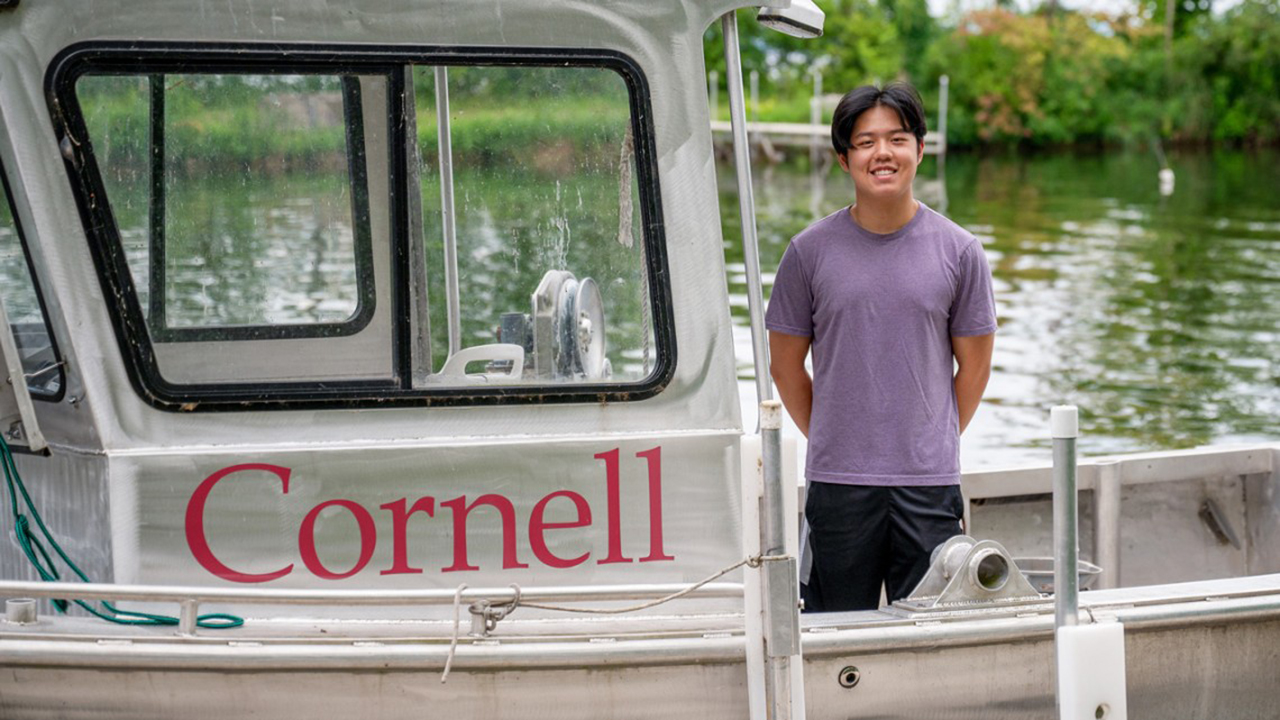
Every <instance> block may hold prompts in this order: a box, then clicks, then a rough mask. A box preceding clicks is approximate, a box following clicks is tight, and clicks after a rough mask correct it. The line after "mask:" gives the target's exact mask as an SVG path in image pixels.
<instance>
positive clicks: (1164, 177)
mask: <svg viewBox="0 0 1280 720" xmlns="http://www.w3.org/2000/svg"><path fill="white" fill-rule="evenodd" d="M1159 178H1160V194H1161V195H1163V196H1164V197H1168V196H1170V195H1172V194H1173V170H1172V169H1170V168H1160V174H1159Z"/></svg>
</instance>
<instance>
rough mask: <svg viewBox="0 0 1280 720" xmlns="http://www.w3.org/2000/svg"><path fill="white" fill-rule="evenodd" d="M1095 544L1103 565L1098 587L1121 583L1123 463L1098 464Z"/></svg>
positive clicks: (1106, 587)
mask: <svg viewBox="0 0 1280 720" xmlns="http://www.w3.org/2000/svg"><path fill="white" fill-rule="evenodd" d="M1093 495H1094V498H1093V499H1094V503H1093V507H1094V519H1093V547H1094V555H1095V560H1096V561H1097V563H1098V565H1099V566H1100V567H1101V568H1102V575H1101V576H1100V577H1099V578H1098V588H1099V589H1100V590H1105V589H1108V588H1117V587H1120V463H1119V462H1117V461H1115V460H1112V461H1109V462H1104V463H1099V464H1098V485H1097V487H1096V488H1094V491H1093Z"/></svg>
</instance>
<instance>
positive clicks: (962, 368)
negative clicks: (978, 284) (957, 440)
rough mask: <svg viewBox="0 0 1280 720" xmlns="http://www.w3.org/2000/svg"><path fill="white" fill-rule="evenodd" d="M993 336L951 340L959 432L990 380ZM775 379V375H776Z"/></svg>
mask: <svg viewBox="0 0 1280 720" xmlns="http://www.w3.org/2000/svg"><path fill="white" fill-rule="evenodd" d="M995 344H996V336H995V333H992V334H990V335H975V336H973V337H952V338H951V352H952V353H954V354H955V356H956V364H957V365H958V366H959V367H958V368H957V370H956V377H955V384H956V409H957V410H959V411H960V432H964V429H965V428H966V427H968V425H969V421H970V420H972V419H973V414H974V413H975V412H977V411H978V403H979V402H980V401H981V400H982V393H983V391H984V390H986V389H987V380H989V379H990V378H991V354H992V351H993V350H994V349H995ZM775 377H776V376H775Z"/></svg>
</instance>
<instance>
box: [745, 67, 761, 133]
mask: <svg viewBox="0 0 1280 720" xmlns="http://www.w3.org/2000/svg"><path fill="white" fill-rule="evenodd" d="M748 77H749V78H750V81H751V119H752V120H753V121H755V122H759V121H760V71H758V70H752V71H751V75H749V76H748Z"/></svg>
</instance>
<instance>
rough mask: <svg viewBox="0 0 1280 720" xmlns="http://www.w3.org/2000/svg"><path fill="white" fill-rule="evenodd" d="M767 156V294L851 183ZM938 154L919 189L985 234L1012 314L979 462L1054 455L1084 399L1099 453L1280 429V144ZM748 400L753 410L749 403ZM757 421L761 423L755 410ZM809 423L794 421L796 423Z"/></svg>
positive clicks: (739, 312) (749, 374)
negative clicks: (1166, 181)
mask: <svg viewBox="0 0 1280 720" xmlns="http://www.w3.org/2000/svg"><path fill="white" fill-rule="evenodd" d="M798 160H799V162H798V164H797V165H795V166H792V165H790V164H787V165H782V166H776V167H772V168H769V167H757V168H756V176H755V195H756V199H757V203H758V206H759V208H758V209H759V213H758V215H759V217H758V227H759V233H760V239H761V256H762V257H761V264H762V268H763V271H764V277H765V293H766V296H767V294H768V292H769V289H770V284H771V282H772V278H773V275H772V271H773V270H775V269H776V268H777V264H778V260H779V259H780V258H781V257H782V252H783V250H784V249H785V248H786V244H787V242H788V240H789V239H790V237H791V236H792V235H794V234H795V233H796V232H798V231H799V230H801V229H803V228H804V227H805V226H806V225H807V224H808V223H810V222H811V221H812V220H814V219H815V218H818V217H821V216H824V215H826V214H828V213H830V212H833V211H835V210H837V209H839V208H841V207H843V206H845V205H847V204H848V203H849V202H850V201H851V200H852V182H851V181H850V180H849V179H848V178H847V177H846V176H843V175H841V174H840V173H839V168H838V167H837V168H834V169H832V170H830V171H829V172H826V173H822V174H820V175H816V176H815V175H814V174H812V173H810V172H809V168H808V164H807V162H804V159H803V158H798ZM1169 162H1170V165H1171V167H1172V168H1173V170H1174V171H1175V174H1176V183H1175V187H1174V191H1173V193H1172V194H1171V195H1169V196H1163V195H1162V194H1161V193H1160V191H1159V183H1158V181H1157V172H1158V170H1159V165H1158V163H1157V161H1156V159H1155V157H1154V156H1153V155H1152V154H1149V153H1137V152H1133V153H1123V152H1098V153H1089V154H1075V153H1055V154H1046V155H1036V156H1030V157H1027V156H1021V157H1020V156H1016V155H1012V154H1010V155H1003V156H994V157H978V156H976V155H971V154H952V155H951V156H950V157H948V158H947V160H946V162H945V167H944V168H943V170H944V171H945V172H942V171H940V169H939V165H938V162H937V161H936V160H935V159H934V158H926V160H925V162H924V163H923V164H922V166H921V168H920V172H919V176H918V178H917V184H916V193H917V196H918V197H920V198H921V199H922V200H924V201H925V202H926V203H928V204H930V205H931V206H932V207H934V208H935V209H938V210H943V211H944V212H945V213H946V214H947V215H948V216H949V217H951V218H952V219H953V220H955V221H956V222H957V223H959V224H960V225H962V226H963V227H965V228H966V229H968V230H969V231H970V232H972V233H973V234H974V235H975V236H977V237H978V238H979V239H980V240H981V241H982V243H983V246H984V248H985V250H986V252H987V256H988V259H989V260H990V262H991V266H992V272H993V274H994V277H995V292H996V302H997V306H998V313H999V316H1000V331H999V333H998V335H997V340H996V351H995V360H994V370H993V373H992V378H991V383H990V385H989V386H988V390H987V394H986V398H985V400H984V402H983V405H982V407H981V408H980V409H979V412H978V414H977V416H976V418H975V419H974V421H973V423H972V424H971V425H970V427H969V429H968V430H967V431H966V433H965V435H964V437H963V441H962V450H961V459H962V464H963V465H964V467H965V469H967V470H972V469H978V468H984V467H998V466H1009V465H1016V464H1022V463H1027V462H1046V461H1048V459H1049V457H1050V454H1049V451H1050V447H1051V441H1050V440H1049V438H1048V408H1049V407H1051V406H1052V405H1055V404H1061V403H1070V404H1074V405H1077V406H1079V408H1080V413H1081V440H1080V451H1081V452H1082V453H1083V454H1087V455H1098V454H1109V453H1122V452H1137V451H1145V450H1156V449H1165V448H1186V447H1195V446H1200V445H1221V444H1234V443H1248V442H1258V441H1264V440H1274V439H1276V438H1277V437H1280V199H1278V197H1277V190H1280V152H1276V151H1275V150H1264V151H1216V152H1208V151H1200V152H1185V153H1174V154H1172V155H1171V157H1170V158H1169ZM734 182H735V181H734V176H733V169H732V163H724V162H722V163H721V208H722V211H721V217H722V219H723V221H724V225H725V237H726V239H727V240H726V254H727V256H728V262H729V285H730V292H731V296H732V303H733V314H734V319H735V323H736V325H737V328H738V330H737V337H736V339H737V348H738V349H737V356H738V361H739V376H740V378H741V380H742V381H743V382H742V383H741V386H742V387H741V389H742V395H743V402H744V406H745V407H750V406H752V405H753V404H754V403H755V385H754V381H753V377H754V376H753V371H752V367H751V340H750V334H749V331H748V328H747V325H748V320H747V317H748V315H747V307H746V296H745V293H746V286H745V271H744V269H743V267H744V266H743V264H742V259H741V258H742V251H741V249H740V247H739V240H738V238H739V223H738V219H737V193H736V187H735V185H734ZM747 417H749V415H748V416H747ZM749 424H750V423H749ZM797 435H798V433H797Z"/></svg>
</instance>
